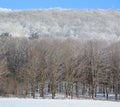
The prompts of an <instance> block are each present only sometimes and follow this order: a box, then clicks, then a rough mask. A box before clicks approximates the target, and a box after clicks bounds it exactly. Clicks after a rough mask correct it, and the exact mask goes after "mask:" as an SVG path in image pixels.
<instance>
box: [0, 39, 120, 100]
mask: <svg viewBox="0 0 120 107" xmlns="http://www.w3.org/2000/svg"><path fill="white" fill-rule="evenodd" d="M57 93H59V94H64V95H65V97H69V96H70V97H71V98H73V97H78V98H79V97H80V96H81V95H83V96H89V97H92V98H96V97H97V96H98V94H100V95H103V96H104V97H106V99H109V97H110V96H109V95H110V94H114V96H115V100H118V99H119V95H120V42H119V41H116V42H115V41H114V42H110V41H103V40H87V41H82V40H79V39H77V40H76V39H55V38H54V39H50V38H44V39H43V38H42V39H41V38H40V39H27V38H7V39H0V95H2V96H11V95H14V96H17V97H29V96H32V97H33V98H35V97H36V94H37V95H38V94H39V95H40V97H43V98H44V97H45V96H47V95H48V94H51V95H52V98H53V99H54V98H55V96H56V94H57Z"/></svg>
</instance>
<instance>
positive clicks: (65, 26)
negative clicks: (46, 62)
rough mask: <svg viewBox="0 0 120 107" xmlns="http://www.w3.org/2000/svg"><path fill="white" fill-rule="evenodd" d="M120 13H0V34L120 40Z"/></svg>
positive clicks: (54, 11) (88, 11) (58, 9)
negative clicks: (118, 38)
mask: <svg viewBox="0 0 120 107" xmlns="http://www.w3.org/2000/svg"><path fill="white" fill-rule="evenodd" d="M119 25H120V10H73V9H61V8H54V9H36V10H24V11H23V10H14V11H13V10H10V9H8V10H7V9H0V33H3V32H8V33H10V34H12V35H13V36H23V37H24V36H29V35H32V34H38V35H39V36H42V37H53V36H57V37H76V38H82V39H86V38H103V39H113V38H117V37H119V36H120V28H119Z"/></svg>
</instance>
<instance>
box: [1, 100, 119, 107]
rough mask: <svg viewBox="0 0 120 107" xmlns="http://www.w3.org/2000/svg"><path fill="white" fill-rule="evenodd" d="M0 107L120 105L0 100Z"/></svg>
mask: <svg viewBox="0 0 120 107" xmlns="http://www.w3.org/2000/svg"><path fill="white" fill-rule="evenodd" d="M0 107H120V103H119V102H108V101H94V100H38V99H36V100H35V99H0Z"/></svg>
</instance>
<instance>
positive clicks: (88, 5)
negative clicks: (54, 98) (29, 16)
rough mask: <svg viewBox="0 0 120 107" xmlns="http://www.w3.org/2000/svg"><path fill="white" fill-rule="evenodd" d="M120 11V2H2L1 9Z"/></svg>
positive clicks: (104, 0)
mask: <svg viewBox="0 0 120 107" xmlns="http://www.w3.org/2000/svg"><path fill="white" fill-rule="evenodd" d="M53 7H61V8H75V9H111V8H112V9H120V0H0V8H9V9H37V8H53Z"/></svg>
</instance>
